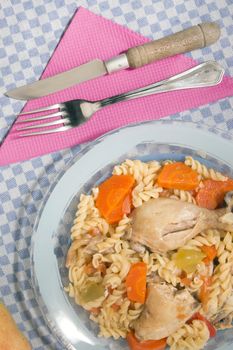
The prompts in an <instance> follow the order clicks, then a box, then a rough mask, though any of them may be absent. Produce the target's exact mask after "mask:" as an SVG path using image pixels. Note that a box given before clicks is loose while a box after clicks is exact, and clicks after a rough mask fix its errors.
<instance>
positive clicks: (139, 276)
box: [125, 262, 147, 304]
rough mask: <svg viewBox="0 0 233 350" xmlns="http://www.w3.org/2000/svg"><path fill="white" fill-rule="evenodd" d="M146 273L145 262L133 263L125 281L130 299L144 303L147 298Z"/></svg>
mask: <svg viewBox="0 0 233 350" xmlns="http://www.w3.org/2000/svg"><path fill="white" fill-rule="evenodd" d="M146 273H147V265H146V264H145V263H144V262H138V263H135V264H132V265H131V268H130V270H129V273H128V275H127V276H126V281H125V283H126V287H127V296H128V299H129V300H131V301H135V302H138V303H141V304H144V302H145V298H146Z"/></svg>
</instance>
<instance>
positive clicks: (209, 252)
mask: <svg viewBox="0 0 233 350" xmlns="http://www.w3.org/2000/svg"><path fill="white" fill-rule="evenodd" d="M201 250H202V252H203V253H205V255H206V258H204V259H203V261H204V263H205V264H209V263H210V262H211V261H213V260H214V258H216V256H217V249H216V248H215V246H214V245H212V246H207V245H203V246H202V247H201Z"/></svg>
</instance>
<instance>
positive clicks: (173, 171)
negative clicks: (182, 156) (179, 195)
mask: <svg viewBox="0 0 233 350" xmlns="http://www.w3.org/2000/svg"><path fill="white" fill-rule="evenodd" d="M157 182H158V185H159V186H162V187H164V188H168V189H179V190H187V191H189V190H194V189H195V188H196V187H197V186H198V184H199V180H198V173H197V172H196V171H194V170H192V169H191V168H190V167H188V166H187V165H185V164H184V163H181V162H177V163H171V164H166V165H164V167H163V168H162V170H161V172H160V174H159V176H158V180H157Z"/></svg>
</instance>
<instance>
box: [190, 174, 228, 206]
mask: <svg viewBox="0 0 233 350" xmlns="http://www.w3.org/2000/svg"><path fill="white" fill-rule="evenodd" d="M232 190H233V180H232V179H228V180H226V181H215V180H211V179H208V180H205V181H203V187H202V188H200V189H199V191H198V193H197V195H196V201H197V204H198V205H199V207H202V208H207V209H216V208H217V207H218V206H219V205H220V204H221V203H222V202H223V199H224V196H225V194H226V193H227V192H228V191H232Z"/></svg>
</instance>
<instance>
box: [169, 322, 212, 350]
mask: <svg viewBox="0 0 233 350" xmlns="http://www.w3.org/2000/svg"><path fill="white" fill-rule="evenodd" d="M209 337H210V334H209V330H208V327H207V326H206V324H205V322H203V321H200V320H194V321H192V323H191V324H185V325H184V326H183V327H181V328H179V329H178V330H177V331H176V332H175V333H173V334H172V335H170V336H169V337H168V338H167V344H168V345H169V346H170V349H171V350H201V349H203V348H204V346H205V345H206V343H207V341H208V339H209Z"/></svg>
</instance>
